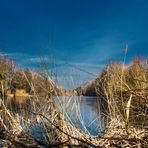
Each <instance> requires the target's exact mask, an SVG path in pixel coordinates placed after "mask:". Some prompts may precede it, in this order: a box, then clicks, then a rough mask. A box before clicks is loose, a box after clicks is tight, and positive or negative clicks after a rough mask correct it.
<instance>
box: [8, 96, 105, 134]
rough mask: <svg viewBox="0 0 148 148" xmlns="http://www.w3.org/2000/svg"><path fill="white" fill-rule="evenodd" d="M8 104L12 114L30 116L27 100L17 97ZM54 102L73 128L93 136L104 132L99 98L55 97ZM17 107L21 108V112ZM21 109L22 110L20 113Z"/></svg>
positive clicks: (103, 118)
mask: <svg viewBox="0 0 148 148" xmlns="http://www.w3.org/2000/svg"><path fill="white" fill-rule="evenodd" d="M30 100H31V99H30ZM42 100H43V98H42ZM9 102H11V103H10V104H11V105H9V107H10V108H11V110H13V111H14V112H16V113H20V112H21V115H25V116H26V115H27V116H31V115H30V113H29V112H26V111H28V110H29V108H32V107H33V106H32V105H31V103H29V101H28V99H24V98H20V97H18V98H15V100H13V101H12V100H11V99H10V100H9ZM24 102H25V103H24ZM55 102H56V106H57V108H58V109H59V110H60V111H61V113H62V115H63V117H64V119H65V120H66V121H68V122H70V123H71V124H72V125H73V126H75V127H77V128H79V129H80V130H83V131H84V132H86V133H88V134H90V135H93V136H97V135H100V134H101V133H102V132H103V131H104V129H105V126H106V123H107V118H106V115H105V108H103V105H102V104H103V101H102V99H101V98H97V97H86V96H81V97H80V96H76V97H61V96H57V97H56V98H55ZM16 104H17V105H16ZM23 104H24V105H23ZM43 104H44V103H43ZM45 104H46V103H45ZM39 105H40V106H39ZM43 106H44V105H42V104H37V107H38V108H40V107H43ZM18 107H19V108H21V110H20V109H19V108H18ZM46 107H47V108H48V106H45V108H46ZM22 109H24V110H23V111H22ZM45 110H46V109H45Z"/></svg>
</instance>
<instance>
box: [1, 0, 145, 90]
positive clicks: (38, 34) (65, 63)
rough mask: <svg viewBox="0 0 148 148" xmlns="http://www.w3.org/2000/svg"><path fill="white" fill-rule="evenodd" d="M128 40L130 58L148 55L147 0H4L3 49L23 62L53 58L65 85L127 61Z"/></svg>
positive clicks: (36, 63) (36, 64)
mask: <svg viewBox="0 0 148 148" xmlns="http://www.w3.org/2000/svg"><path fill="white" fill-rule="evenodd" d="M126 45H128V52H127V55H126V63H129V62H130V61H131V60H132V59H133V57H135V56H141V57H148V1H147V0H13V1H12V0H0V53H1V54H4V55H8V56H10V57H11V58H12V59H14V60H15V61H16V62H17V63H18V65H19V66H21V67H29V68H39V65H40V63H41V61H42V59H43V58H44V61H46V63H47V65H48V66H49V67H50V68H51V65H52V63H53V62H54V67H55V69H56V72H57V77H58V81H59V83H60V84H61V85H62V86H64V87H67V88H70V87H72V86H71V85H74V86H78V85H80V84H81V83H85V82H86V81H88V80H90V79H93V78H94V77H95V75H97V74H98V73H99V72H100V71H101V69H102V68H103V67H104V66H105V64H107V63H108V62H109V61H112V60H117V61H123V59H124V54H125V53H124V49H125V47H126ZM71 82H72V83H71Z"/></svg>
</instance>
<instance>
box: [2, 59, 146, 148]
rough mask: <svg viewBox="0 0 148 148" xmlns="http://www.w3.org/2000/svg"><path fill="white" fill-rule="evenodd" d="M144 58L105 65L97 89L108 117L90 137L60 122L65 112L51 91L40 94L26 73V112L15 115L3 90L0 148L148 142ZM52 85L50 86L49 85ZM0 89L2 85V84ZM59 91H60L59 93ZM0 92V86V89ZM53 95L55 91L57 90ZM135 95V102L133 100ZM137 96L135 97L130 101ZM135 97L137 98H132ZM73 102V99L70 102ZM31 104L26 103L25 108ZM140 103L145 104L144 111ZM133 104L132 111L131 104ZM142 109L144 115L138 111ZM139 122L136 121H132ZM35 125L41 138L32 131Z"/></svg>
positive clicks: (89, 145)
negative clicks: (28, 96)
mask: <svg viewBox="0 0 148 148" xmlns="http://www.w3.org/2000/svg"><path fill="white" fill-rule="evenodd" d="M144 64H145V63H144V62H142V63H141V62H140V63H137V61H135V62H134V63H133V64H132V65H130V66H129V67H123V65H121V64H118V63H112V64H111V65H108V66H107V68H106V69H105V70H104V72H103V73H102V75H101V76H100V77H99V78H98V81H97V83H98V84H97V87H96V89H97V91H98V93H99V94H100V93H101V95H102V94H103V95H102V96H103V97H104V98H106V102H107V103H106V104H107V106H106V107H107V108H108V117H109V118H110V120H109V123H108V126H107V128H106V130H105V131H104V134H102V135H100V136H96V137H95V136H91V135H89V134H87V133H85V132H83V131H81V130H79V129H78V128H76V127H75V126H73V125H72V124H70V122H67V121H65V119H64V115H63V114H62V113H61V112H60V111H59V110H58V109H57V108H56V105H55V100H54V96H53V95H52V93H51V92H50V91H49V90H48V89H47V88H42V89H43V90H44V92H47V93H50V96H48V95H47V97H45V98H44V99H41V98H40V97H39V96H38V95H37V93H36V89H35V88H36V87H35V85H34V83H32V82H30V81H29V80H28V78H27V77H26V79H27V81H28V83H29V85H30V87H31V88H32V90H33V91H34V93H33V95H32V98H31V99H29V102H27V103H29V104H27V105H28V106H27V108H25V109H26V111H27V112H28V113H27V115H29V116H26V115H24V114H23V113H22V112H21V113H20V114H16V113H15V112H13V111H10V110H9V109H8V108H7V107H6V104H5V99H6V98H4V95H3V93H2V98H1V99H0V101H1V103H0V104H1V105H0V129H1V131H0V146H1V147H41V146H44V147H138V148H139V147H147V145H148V140H147V139H148V133H147V129H146V127H145V125H144V124H142V125H141V126H140V125H139V123H138V122H137V120H139V119H140V123H141V122H145V123H147V112H146V110H145V109H147V106H146V105H147V104H145V103H144V101H145V100H146V101H147V99H148V98H147V91H146V90H147V88H148V83H147V82H148V75H147V74H148V70H147V65H146V66H145V65H144ZM54 88H55V86H54V84H53V85H52V83H51V86H50V90H52V89H54ZM1 89H2V90H3V84H1ZM62 91H63V90H62V89H61V94H65V92H62ZM2 92H3V91H2ZM57 95H58V93H57ZM133 100H134V101H133ZM135 100H136V101H135ZM137 100H140V103H139V102H138V101H137ZM74 105H77V104H74ZM29 106H30V108H29ZM143 107H145V109H144V111H145V112H143ZM135 108H136V109H137V110H138V112H136V111H135V110H134V109H135ZM142 113H143V115H141V114H142ZM136 125H138V126H136ZM38 127H39V129H38V130H39V131H40V135H41V137H39V138H37V137H35V136H33V132H34V130H36V131H38V130H37V129H36V128H38Z"/></svg>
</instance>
